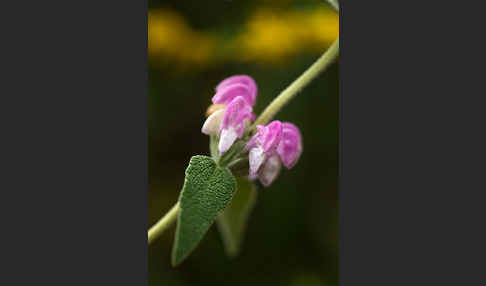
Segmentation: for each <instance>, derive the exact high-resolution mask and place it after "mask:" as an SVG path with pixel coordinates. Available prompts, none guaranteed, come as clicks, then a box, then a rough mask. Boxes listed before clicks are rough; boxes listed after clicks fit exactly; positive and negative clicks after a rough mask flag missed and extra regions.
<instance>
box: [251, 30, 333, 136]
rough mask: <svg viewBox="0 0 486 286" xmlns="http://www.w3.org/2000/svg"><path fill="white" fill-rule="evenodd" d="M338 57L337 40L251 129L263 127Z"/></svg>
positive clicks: (269, 106)
mask: <svg viewBox="0 0 486 286" xmlns="http://www.w3.org/2000/svg"><path fill="white" fill-rule="evenodd" d="M338 55H339V38H338V39H336V41H334V43H333V44H332V45H331V47H329V49H328V50H327V51H326V52H325V53H324V54H323V55H322V56H321V57H320V58H319V59H318V60H317V61H316V62H315V63H314V64H312V66H310V67H309V68H308V69H307V70H306V71H305V72H304V73H303V74H302V75H301V76H299V77H298V78H297V79H296V80H295V81H294V82H293V83H292V84H291V85H289V86H288V87H287V88H286V89H285V90H284V91H282V92H281V93H280V94H279V96H277V97H276V98H275V99H274V100H273V101H272V102H271V103H270V104H269V105H268V106H267V108H265V110H264V111H263V112H262V114H260V116H259V117H258V118H257V120H256V121H255V123H254V124H253V126H252V129H253V128H255V127H256V126H257V125H265V124H267V123H268V122H269V121H270V120H272V118H273V117H274V116H275V114H277V112H278V111H279V110H280V109H282V107H284V106H285V105H286V104H287V103H288V102H289V101H290V100H291V99H292V98H294V97H295V96H296V95H297V93H299V91H301V90H302V89H303V88H304V87H306V86H307V85H308V84H309V83H310V82H311V81H312V80H313V79H315V78H316V77H317V76H318V75H319V74H320V73H321V72H323V71H324V70H326V68H327V67H329V65H331V63H333V62H334V60H335V59H336V58H337V57H338Z"/></svg>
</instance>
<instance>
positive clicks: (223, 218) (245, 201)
mask: <svg viewBox="0 0 486 286" xmlns="http://www.w3.org/2000/svg"><path fill="white" fill-rule="evenodd" d="M256 197H257V192H256V188H255V185H254V184H253V183H252V182H250V181H248V180H247V179H246V178H243V177H241V178H237V187H236V193H235V195H234V197H233V200H232V201H231V203H230V204H229V205H228V206H227V207H226V209H225V210H224V211H223V212H222V213H221V214H220V215H219V217H218V219H217V222H218V229H219V232H220V233H221V237H222V240H223V244H224V249H225V251H226V254H227V255H228V256H229V257H235V256H236V255H238V253H239V251H240V248H241V243H242V241H243V238H244V233H245V229H246V224H247V221H248V218H249V216H250V213H251V211H252V210H253V207H254V206H255V203H256Z"/></svg>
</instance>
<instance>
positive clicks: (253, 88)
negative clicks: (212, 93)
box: [216, 75, 258, 106]
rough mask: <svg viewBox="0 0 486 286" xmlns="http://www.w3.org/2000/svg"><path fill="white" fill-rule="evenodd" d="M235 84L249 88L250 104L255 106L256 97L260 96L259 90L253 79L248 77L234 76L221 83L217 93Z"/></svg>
mask: <svg viewBox="0 0 486 286" xmlns="http://www.w3.org/2000/svg"><path fill="white" fill-rule="evenodd" d="M235 83H239V84H244V85H246V86H247V87H248V90H249V94H250V99H251V101H250V102H249V103H250V105H251V106H253V105H255V103H256V97H257V94H258V88H257V85H256V83H255V81H254V80H253V78H251V77H250V76H247V75H234V76H231V77H228V78H226V79H225V80H223V81H222V82H220V83H219V84H218V86H216V93H218V92H219V91H220V90H221V89H223V88H225V87H228V86H229V85H233V84H235Z"/></svg>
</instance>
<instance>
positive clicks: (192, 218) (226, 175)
mask: <svg viewBox="0 0 486 286" xmlns="http://www.w3.org/2000/svg"><path fill="white" fill-rule="evenodd" d="M235 190H236V180H235V178H234V177H233V175H232V174H231V171H230V170H229V169H227V168H221V167H219V166H218V165H217V164H216V162H214V160H213V159H212V158H211V157H207V156H193V157H192V158H191V160H190V162H189V166H188V167H187V169H186V178H185V181H184V187H183V188H182V192H181V194H180V196H179V203H180V211H179V215H178V218H177V228H176V232H175V239H174V246H173V248H172V265H174V266H175V265H178V264H180V263H181V262H182V261H183V260H184V259H186V258H187V257H188V256H189V254H190V253H191V252H192V251H193V250H194V249H195V248H196V246H197V245H198V244H199V242H200V241H201V239H202V238H203V237H204V235H205V234H206V232H207V231H208V229H209V227H210V226H211V225H212V224H213V222H214V220H215V219H216V217H217V216H218V214H219V213H220V212H221V211H222V210H224V209H225V208H226V206H227V205H228V204H229V203H230V202H231V198H232V197H233V194H234V192H235Z"/></svg>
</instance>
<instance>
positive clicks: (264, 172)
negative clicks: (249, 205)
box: [258, 155, 282, 187]
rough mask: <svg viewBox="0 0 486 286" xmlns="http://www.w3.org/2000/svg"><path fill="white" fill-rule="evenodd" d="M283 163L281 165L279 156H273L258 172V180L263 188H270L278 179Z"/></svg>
mask: <svg viewBox="0 0 486 286" xmlns="http://www.w3.org/2000/svg"><path fill="white" fill-rule="evenodd" d="M281 166H282V163H280V158H279V157H278V155H273V156H272V157H270V158H268V159H267V161H266V162H265V163H264V164H263V166H262V167H261V168H260V170H259V171H258V179H259V180H260V182H261V183H262V184H263V186H265V187H268V186H270V184H272V182H273V181H274V180H275V179H276V178H277V176H278V174H279V173H280V169H281Z"/></svg>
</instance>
